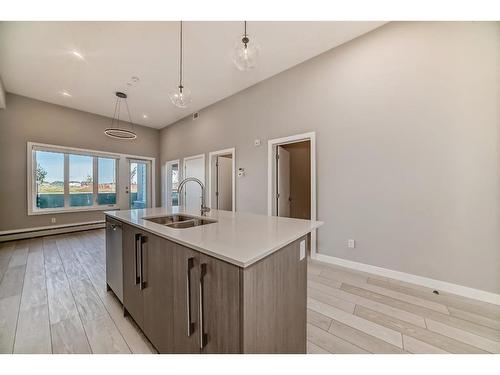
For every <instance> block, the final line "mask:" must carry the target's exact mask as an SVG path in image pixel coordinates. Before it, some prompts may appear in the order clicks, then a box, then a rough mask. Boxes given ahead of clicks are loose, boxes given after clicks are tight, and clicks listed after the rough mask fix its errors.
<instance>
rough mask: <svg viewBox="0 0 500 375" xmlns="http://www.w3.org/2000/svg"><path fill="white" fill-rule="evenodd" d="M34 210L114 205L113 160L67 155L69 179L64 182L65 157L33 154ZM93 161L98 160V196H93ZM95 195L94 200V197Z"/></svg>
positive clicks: (54, 153) (48, 152) (57, 154)
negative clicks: (35, 207)
mask: <svg viewBox="0 0 500 375" xmlns="http://www.w3.org/2000/svg"><path fill="white" fill-rule="evenodd" d="M35 153H36V155H35V160H36V169H35V178H36V206H37V208H41V209H43V208H62V207H65V193H64V191H65V186H67V191H68V193H69V194H68V197H67V204H66V205H67V206H69V207H81V206H93V205H94V202H95V204H98V205H109V204H116V160H115V159H112V158H103V157H97V156H90V155H75V154H69V155H68V158H67V163H69V166H68V170H69V176H68V177H67V179H65V176H64V164H65V155H64V153H59V152H50V151H39V150H37V151H35ZM94 158H97V192H94V175H95V174H94ZM94 193H97V197H96V198H95V197H94V195H95V194H94Z"/></svg>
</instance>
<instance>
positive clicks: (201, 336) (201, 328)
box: [199, 263, 208, 349]
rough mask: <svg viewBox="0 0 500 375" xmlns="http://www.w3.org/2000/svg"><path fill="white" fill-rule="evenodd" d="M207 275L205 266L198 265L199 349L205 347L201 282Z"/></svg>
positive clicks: (203, 264)
mask: <svg viewBox="0 0 500 375" xmlns="http://www.w3.org/2000/svg"><path fill="white" fill-rule="evenodd" d="M206 273H207V264H206V263H202V264H200V303H199V305H200V349H203V348H204V347H205V345H207V341H208V335H207V334H206V333H205V323H204V319H203V300H204V296H203V282H204V278H205V274H206Z"/></svg>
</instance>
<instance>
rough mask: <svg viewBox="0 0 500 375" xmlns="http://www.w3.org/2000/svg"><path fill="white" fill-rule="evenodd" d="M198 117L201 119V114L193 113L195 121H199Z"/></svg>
mask: <svg viewBox="0 0 500 375" xmlns="http://www.w3.org/2000/svg"><path fill="white" fill-rule="evenodd" d="M198 117H200V112H195V113H193V120H198Z"/></svg>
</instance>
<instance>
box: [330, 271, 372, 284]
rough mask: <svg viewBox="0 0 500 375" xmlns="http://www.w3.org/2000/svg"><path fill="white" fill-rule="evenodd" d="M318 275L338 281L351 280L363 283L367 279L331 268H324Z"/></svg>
mask: <svg viewBox="0 0 500 375" xmlns="http://www.w3.org/2000/svg"><path fill="white" fill-rule="evenodd" d="M320 276H323V277H325V278H327V279H330V280H335V281H340V282H350V281H351V282H353V283H365V282H366V281H367V280H368V279H367V278H366V277H364V276H361V275H358V274H355V273H351V272H347V271H342V270H336V269H331V268H325V269H323V270H322V271H321V273H320Z"/></svg>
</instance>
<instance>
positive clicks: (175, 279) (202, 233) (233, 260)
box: [105, 208, 322, 353]
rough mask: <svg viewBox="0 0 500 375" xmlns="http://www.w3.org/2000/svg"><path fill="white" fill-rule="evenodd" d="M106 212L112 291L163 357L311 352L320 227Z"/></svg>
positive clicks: (220, 215) (274, 220) (216, 216)
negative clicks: (313, 268) (310, 264)
mask: <svg viewBox="0 0 500 375" xmlns="http://www.w3.org/2000/svg"><path fill="white" fill-rule="evenodd" d="M105 214H106V226H107V230H106V253H107V259H106V278H107V282H108V287H109V288H110V289H112V290H113V291H114V292H115V294H116V295H117V296H118V298H120V299H121V301H122V302H123V306H124V311H125V312H126V313H127V314H130V316H131V317H132V318H133V319H134V321H135V322H136V323H137V325H138V326H139V327H140V328H141V329H142V331H143V332H144V334H145V335H146V336H147V337H148V339H149V340H150V341H151V343H152V344H153V345H154V346H155V347H156V349H157V350H158V351H159V352H160V353H305V352H306V298H307V259H306V258H307V256H306V254H307V250H308V246H309V245H308V244H309V242H310V241H309V233H310V232H311V231H313V230H314V229H316V228H317V227H319V226H320V225H321V224H322V223H321V222H316V221H309V220H298V219H290V218H281V217H274V216H264V215H255V214H250V213H237V212H230V211H218V210H212V211H211V212H209V213H208V214H207V215H206V216H200V215H199V214H198V215H197V214H196V213H189V212H183V211H178V210H175V211H168V210H166V209H165V208H150V209H142V210H127V211H108V212H106V213H105Z"/></svg>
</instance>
